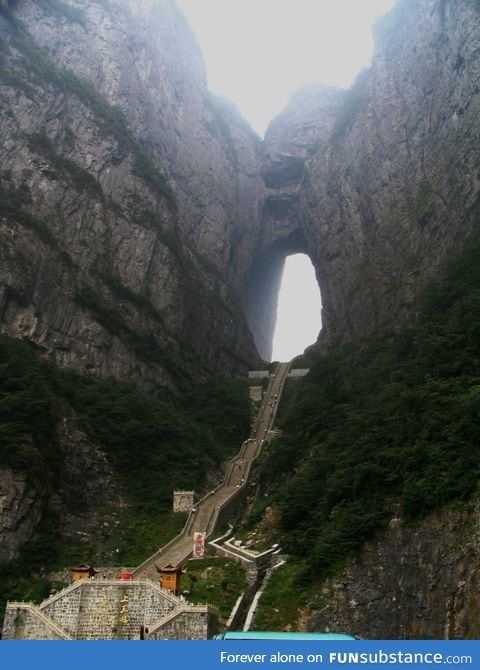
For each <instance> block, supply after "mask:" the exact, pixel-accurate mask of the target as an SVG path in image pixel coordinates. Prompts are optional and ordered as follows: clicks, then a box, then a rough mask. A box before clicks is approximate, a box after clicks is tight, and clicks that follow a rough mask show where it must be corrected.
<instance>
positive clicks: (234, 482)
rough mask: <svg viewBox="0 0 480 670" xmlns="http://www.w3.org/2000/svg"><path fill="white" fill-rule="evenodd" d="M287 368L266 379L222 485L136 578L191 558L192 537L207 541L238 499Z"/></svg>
mask: <svg viewBox="0 0 480 670" xmlns="http://www.w3.org/2000/svg"><path fill="white" fill-rule="evenodd" d="M289 367H290V363H280V364H279V365H278V366H277V368H276V370H275V372H274V374H273V375H272V377H271V378H270V383H269V385H268V388H267V390H266V392H265V395H264V398H263V402H262V406H261V408H260V411H259V413H258V416H257V418H256V420H255V424H254V426H253V429H252V432H251V435H250V438H249V439H248V440H247V441H246V442H244V443H243V444H242V447H241V449H240V451H239V452H238V454H237V456H236V457H235V458H234V459H232V461H230V463H229V466H228V468H227V471H226V474H225V478H224V480H223V483H222V484H220V486H218V487H217V488H216V489H215V490H214V491H212V492H211V493H209V494H208V495H206V496H204V498H202V499H201V500H200V501H199V502H198V503H197V505H196V507H195V511H194V512H191V513H190V515H189V517H188V519H187V522H186V524H185V527H184V529H183V531H182V532H181V533H180V534H179V535H177V536H176V537H175V538H174V539H173V540H172V541H171V542H169V543H168V544H167V545H166V546H165V547H164V548H163V549H162V550H160V551H158V552H156V553H155V554H153V555H152V556H150V557H149V558H148V559H147V560H146V561H144V562H143V563H142V564H141V565H139V566H138V568H136V569H135V570H134V575H135V576H136V577H146V576H148V577H150V578H152V579H157V578H158V574H157V571H156V569H155V564H157V565H159V566H165V565H169V564H170V565H175V566H177V565H178V566H180V565H182V564H183V563H185V562H186V561H187V560H188V559H189V558H190V556H191V554H192V551H193V534H194V533H195V532H205V533H206V536H207V537H208V536H209V535H211V534H212V533H213V531H214V530H215V524H216V521H217V517H218V513H219V511H220V509H221V507H222V506H223V505H225V504H226V503H227V501H229V500H230V499H231V498H232V497H234V496H237V495H239V494H240V492H241V490H242V489H243V488H244V487H245V486H246V484H247V482H248V476H249V473H250V468H251V465H252V462H253V460H254V458H255V457H256V456H258V454H259V453H260V451H261V449H262V446H263V442H264V440H265V439H266V438H267V437H268V432H269V431H270V430H271V429H272V426H273V422H274V420H275V415H276V413H277V408H278V403H279V401H280V397H281V394H282V390H283V386H284V384H285V379H286V377H287V374H288V370H289Z"/></svg>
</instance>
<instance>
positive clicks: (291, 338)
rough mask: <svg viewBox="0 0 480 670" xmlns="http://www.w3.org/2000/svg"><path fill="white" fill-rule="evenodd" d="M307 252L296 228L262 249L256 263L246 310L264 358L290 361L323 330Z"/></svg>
mask: <svg viewBox="0 0 480 670" xmlns="http://www.w3.org/2000/svg"><path fill="white" fill-rule="evenodd" d="M307 253H308V250H307V247H306V244H305V241H304V239H303V236H302V235H301V234H299V233H298V231H296V232H295V233H293V234H292V235H290V236H288V237H287V238H284V239H282V240H277V241H276V242H274V243H273V244H271V245H269V246H268V247H267V248H264V249H262V250H261V251H260V252H259V253H258V255H257V256H256V257H255V259H254V261H253V263H252V267H251V269H250V273H249V281H248V290H247V295H246V300H245V308H246V315H247V318H248V322H249V325H250V329H251V331H252V334H253V337H254V340H255V345H256V347H257V350H258V353H259V354H260V356H261V357H262V359H263V360H264V361H271V360H282V361H287V360H290V359H291V358H293V357H294V356H296V355H298V354H300V353H302V352H303V351H304V349H305V348H306V347H307V346H309V345H310V344H313V343H314V342H315V341H316V339H317V337H318V333H319V332H320V328H321V299H320V289H319V286H318V282H317V279H316V276H315V270H314V268H313V265H312V261H311V259H310V257H309V256H308V255H307ZM284 269H285V273H284ZM282 283H283V287H282V289H281V285H282ZM277 308H278V309H277ZM277 316H278V318H277ZM277 325H278V328H277ZM274 333H275V350H274V351H273V347H272V343H273V338H274ZM287 340H288V342H289V344H288V348H287V344H286V341H287Z"/></svg>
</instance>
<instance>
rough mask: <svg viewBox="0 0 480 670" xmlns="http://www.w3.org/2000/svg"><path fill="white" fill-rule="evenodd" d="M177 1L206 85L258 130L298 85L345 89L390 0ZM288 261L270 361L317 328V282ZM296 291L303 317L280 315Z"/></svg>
mask: <svg viewBox="0 0 480 670" xmlns="http://www.w3.org/2000/svg"><path fill="white" fill-rule="evenodd" d="M177 3H178V5H179V7H180V8H181V10H182V11H183V13H184V14H185V16H186V17H187V19H188V21H189V23H190V25H191V26H192V29H193V31H194V33H195V36H196V39H197V42H198V44H199V46H200V48H201V50H202V53H203V58H204V61H205V66H206V70H207V79H208V87H209V89H210V90H211V91H212V92H213V93H217V94H219V95H221V96H223V97H225V98H228V99H229V100H232V101H233V102H234V103H235V104H236V105H237V107H238V109H239V110H240V112H241V113H242V115H243V116H244V117H245V118H246V119H247V121H248V122H249V123H250V125H251V126H252V128H254V130H256V132H257V133H258V134H260V135H263V134H264V132H265V129H266V127H267V125H268V123H269V121H270V120H271V119H272V118H273V117H274V116H276V115H277V114H279V113H280V112H281V111H282V109H283V108H284V107H285V106H286V104H287V102H288V99H289V97H290V95H291V94H292V93H293V92H294V91H295V90H297V89H298V88H300V87H302V86H305V85H307V84H311V83H315V82H319V83H322V84H328V85H331V86H336V87H338V88H349V87H350V86H351V84H352V83H353V81H354V79H355V77H356V75H357V74H358V72H359V71H360V70H361V69H362V68H364V67H366V66H368V64H369V62H370V58H371V53H372V33H371V26H372V23H373V21H374V19H375V18H376V17H377V16H379V15H381V14H384V13H385V12H386V11H388V10H389V9H390V8H391V7H392V6H393V4H394V0H177ZM287 260H288V259H287ZM292 263H293V264H292V268H293V269H292V270H291V272H289V276H290V277H291V279H289V283H290V282H291V283H292V289H291V290H287V287H286V284H285V282H283V283H282V286H283V288H282V289H281V292H280V296H279V318H278V325H279V327H280V325H281V324H280V322H282V323H283V321H285V324H286V325H285V328H286V331H285V333H284V334H283V335H280V334H279V333H278V332H277V333H276V334H275V338H274V352H273V358H274V360H289V359H290V358H291V357H292V356H294V355H296V354H298V353H301V352H302V351H303V349H304V348H305V347H306V346H307V345H308V344H311V343H313V342H314V341H315V340H316V338H317V335H318V329H319V327H320V326H319V311H320V307H319V304H318V287H317V288H316V291H313V290H311V288H309V287H308V283H309V282H311V281H312V276H314V275H313V268H311V267H310V271H309V269H308V265H307V266H305V267H304V269H303V270H301V269H300V265H299V260H298V259H296V260H295V261H293V262H292ZM289 266H290V262H289V263H288V264H287V266H286V267H287V268H288V267H289ZM313 281H315V280H313ZM305 282H306V283H305ZM287 294H288V295H289V296H291V297H290V298H287ZM315 294H316V297H315ZM307 295H308V296H309V297H308V299H307ZM299 296H302V301H301V302H302V304H303V305H304V309H305V315H304V316H303V317H302V316H300V315H298V314H297V313H295V320H293V319H289V318H287V319H285V320H284V318H283V317H282V316H281V313H282V311H286V313H287V314H288V313H290V314H293V310H294V309H295V310H296V309H297V307H298V303H299ZM284 300H289V302H288V303H287V306H286V307H282V302H283V301H284ZM312 312H316V313H317V318H316V319H313V320H312V319H311V318H310V317H311V313H312ZM293 324H294V327H293Z"/></svg>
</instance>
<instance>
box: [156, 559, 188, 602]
mask: <svg viewBox="0 0 480 670" xmlns="http://www.w3.org/2000/svg"><path fill="white" fill-rule="evenodd" d="M155 569H156V570H157V572H158V573H159V574H160V586H161V587H162V589H163V590H164V591H169V593H173V594H174V595H176V596H177V595H178V594H179V593H180V576H181V574H182V568H180V567H178V568H176V567H174V566H173V565H170V563H169V564H168V565H165V566H164V567H163V568H159V567H158V565H156V566H155Z"/></svg>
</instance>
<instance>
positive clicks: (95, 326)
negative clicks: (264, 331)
mask: <svg viewBox="0 0 480 670" xmlns="http://www.w3.org/2000/svg"><path fill="white" fill-rule="evenodd" d="M10 4H11V3H10ZM0 39H1V42H2V54H1V63H0V86H1V98H0V100H1V105H2V115H1V128H0V132H1V134H2V137H4V138H5V142H4V143H3V144H2V148H1V162H2V174H1V179H2V181H1V188H2V211H1V216H2V218H1V225H2V237H1V240H2V243H1V248H0V253H1V254H2V262H1V265H0V268H1V269H0V272H1V277H0V282H1V288H0V306H1V315H2V329H3V330H4V332H7V333H9V334H11V335H14V336H17V337H27V338H29V339H31V340H32V341H33V342H34V343H35V344H37V345H38V346H40V347H42V348H43V350H44V351H45V354H46V355H48V356H49V357H51V358H52V359H54V360H55V361H57V362H58V363H60V364H61V365H67V366H73V367H76V368H78V369H81V370H84V371H89V372H94V373H95V374H101V375H113V376H116V377H119V378H122V379H126V378H135V379H137V380H138V379H144V380H145V379H149V380H150V381H149V383H158V382H160V383H170V382H171V380H172V378H178V377H181V376H183V375H185V374H186V375H189V374H195V373H197V372H198V371H199V370H202V368H203V369H207V368H208V369H209V370H211V371H214V370H217V371H219V372H220V371H221V372H223V373H229V372H230V373H232V372H235V371H237V372H238V371H239V370H245V369H247V368H248V366H250V365H254V364H255V363H256V361H257V354H256V351H255V349H254V347H253V344H252V341H251V338H250V334H249V331H248V328H247V326H246V323H245V320H244V317H243V315H242V311H241V307H240V303H239V300H238V298H237V297H236V296H235V292H234V288H233V285H234V284H233V281H232V280H233V279H234V278H235V276H236V275H238V274H239V273H241V268H240V269H239V267H238V265H237V263H236V261H235V259H232V245H233V244H234V243H235V244H236V245H237V247H240V246H241V244H242V238H243V237H244V236H245V235H248V231H249V227H250V226H251V225H253V224H254V223H255V219H256V211H257V208H258V204H257V201H258V199H259V197H260V194H261V191H262V186H261V180H260V179H259V178H258V176H257V172H258V161H257V152H258V145H259V140H258V138H257V137H256V135H255V134H254V133H253V132H252V131H251V130H250V129H249V128H248V127H247V126H246V124H245V123H244V122H243V120H242V119H241V118H240V117H239V115H238V114H237V113H236V112H235V110H232V109H230V107H229V106H228V105H227V104H226V103H223V102H222V101H220V100H218V99H215V98H214V97H213V96H211V95H210V94H209V93H208V91H207V88H206V84H205V74H204V71H203V65H202V62H201V57H200V54H199V51H198V49H197V46H196V44H195V41H194V39H193V36H192V34H191V33H190V30H189V28H188V26H187V25H186V23H185V21H184V19H183V17H182V16H181V15H180V14H179V12H178V10H177V9H176V7H175V6H174V4H173V3H171V2H168V1H167V0H164V1H162V2H144V3H137V2H133V1H132V2H129V1H127V0H116V1H111V2H110V1H109V2H94V1H92V2H87V1H83V2H75V3H64V2H55V1H53V0H47V1H46V2H34V1H30V0H21V1H20V2H16V3H13V5H12V6H11V7H10V9H8V8H5V9H4V10H3V11H2V13H1V14H0Z"/></svg>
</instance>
